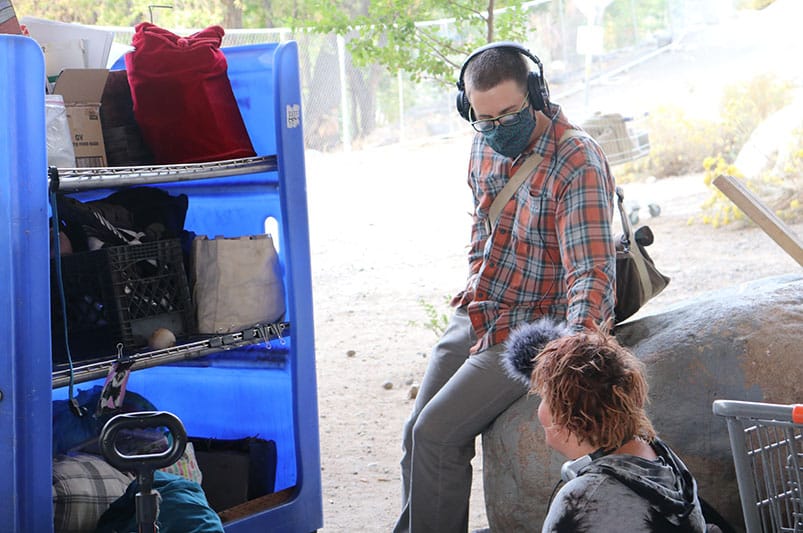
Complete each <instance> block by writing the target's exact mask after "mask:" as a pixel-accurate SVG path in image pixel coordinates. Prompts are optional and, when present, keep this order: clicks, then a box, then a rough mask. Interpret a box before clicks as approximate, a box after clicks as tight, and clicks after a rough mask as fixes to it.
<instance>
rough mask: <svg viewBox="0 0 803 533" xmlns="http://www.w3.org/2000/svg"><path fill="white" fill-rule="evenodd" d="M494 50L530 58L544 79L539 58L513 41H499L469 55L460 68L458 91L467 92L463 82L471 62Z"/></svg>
mask: <svg viewBox="0 0 803 533" xmlns="http://www.w3.org/2000/svg"><path fill="white" fill-rule="evenodd" d="M492 48H499V49H508V50H514V51H516V52H518V53H520V54H521V55H523V56H524V57H528V58H530V60H531V61H532V62H533V63H535V64H536V66H537V67H538V77H539V78H541V79H544V66H543V65H542V64H541V60H540V59H538V57H537V56H536V55H535V54H533V53H532V52H530V51H529V50H528V49H526V48H524V47H523V46H522V45H520V44H519V43H514V42H513V41H499V42H495V43H488V44H486V45H483V46H480V47H479V48H477V49H476V50H474V51H473V52H471V55H469V56H468V57H467V58H466V60H465V61H463V66H462V67H460V77H459V78H458V79H457V89H458V90H460V91H465V90H466V84H465V82H464V81H463V77H464V76H465V74H466V68H467V67H468V64H469V63H471V60H472V59H474V58H475V57H477V56H478V55H480V54H481V53H483V52H485V51H486V50H491V49H492Z"/></svg>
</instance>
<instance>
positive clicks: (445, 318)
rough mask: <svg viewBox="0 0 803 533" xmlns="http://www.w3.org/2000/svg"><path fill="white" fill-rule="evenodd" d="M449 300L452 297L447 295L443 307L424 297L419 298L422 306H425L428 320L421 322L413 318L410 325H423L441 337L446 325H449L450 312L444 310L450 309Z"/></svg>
mask: <svg viewBox="0 0 803 533" xmlns="http://www.w3.org/2000/svg"><path fill="white" fill-rule="evenodd" d="M449 300H450V298H449V297H447V298H446V299H445V300H444V305H443V306H442V307H437V306H435V305H434V304H432V303H430V302H427V301H426V300H424V299H423V298H419V299H418V303H419V304H420V305H421V307H423V309H424V313H425V314H426V317H427V321H426V322H423V323H421V322H416V321H414V320H413V321H410V325H411V326H421V327H423V328H425V329H428V330H430V331H431V332H432V333H434V334H435V336H436V337H438V338H440V337H441V336H443V334H444V333H445V332H446V326H448V325H449V318H450V313H449V312H448V311H444V310H443V309H446V310H448V309H450V306H449Z"/></svg>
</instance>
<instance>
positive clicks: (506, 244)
mask: <svg viewBox="0 0 803 533" xmlns="http://www.w3.org/2000/svg"><path fill="white" fill-rule="evenodd" d="M528 59H529V60H530V61H532V62H533V63H534V64H535V65H536V67H537V71H531V70H530V67H529V65H528ZM457 86H458V90H459V92H458V96H457V108H458V112H459V113H460V115H461V116H462V117H463V118H464V119H466V120H467V121H469V122H470V124H471V125H472V127H473V128H474V129H475V130H476V131H477V134H476V136H475V138H474V142H473V145H472V149H471V155H470V160H469V172H468V183H469V186H470V187H471V190H472V193H473V197H474V214H473V223H472V227H471V246H470V249H469V253H468V262H469V276H468V281H467V284H466V288H465V290H463V291H462V292H460V293H459V294H458V295H457V296H455V297H454V299H453V301H452V304H453V306H455V307H456V309H455V313H454V315H453V317H452V319H451V321H450V323H449V325H448V327H447V328H446V331H445V333H444V335H443V337H442V338H441V339H440V341H439V342H438V343H437V344H436V345H435V347H434V349H433V351H432V355H431V359H430V361H429V366H428V368H427V370H426V373H425V374H424V378H423V380H422V383H421V388H420V390H419V393H418V396H417V398H416V403H415V406H414V408H413V411H412V414H411V415H410V418H409V420H408V421H407V423H406V424H405V427H404V442H403V451H404V455H403V458H402V461H401V467H402V483H403V487H402V505H403V508H402V513H401V515H400V517H399V519H398V521H397V524H396V527H395V531H396V532H399V533H401V532H412V533H424V532H436V533H451V532H465V531H467V529H468V502H469V497H470V493H471V481H472V468H471V459H472V458H473V457H474V453H475V448H474V444H475V439H476V437H477V435H479V434H481V433H482V432H483V431H484V430H485V429H486V428H487V427H488V425H489V424H490V423H491V422H493V420H494V419H495V418H496V417H497V416H498V415H499V414H500V413H502V412H503V411H504V410H505V409H507V407H508V406H510V405H511V404H512V403H513V402H514V401H516V400H517V399H518V398H519V397H520V396H521V395H522V394H524V393H525V392H526V390H527V387H526V386H524V385H523V384H522V383H521V381H518V380H516V379H515V378H514V377H512V376H510V375H508V373H507V372H506V371H505V370H504V367H503V365H502V358H501V357H500V354H501V353H502V351H503V349H504V346H503V341H504V340H505V339H506V338H507V336H508V334H509V332H510V330H511V329H512V328H514V327H516V326H517V325H520V324H523V323H526V322H531V321H534V320H537V319H538V318H539V317H542V316H549V317H554V318H556V319H559V320H565V321H566V322H567V324H568V326H569V329H570V330H573V331H583V330H594V329H595V328H596V327H597V325H599V324H604V323H606V321H607V320H608V319H609V318H610V317H611V316H612V314H613V306H614V297H615V296H614V267H615V250H614V240H613V236H612V232H611V217H612V215H613V197H614V181H613V177H612V176H611V173H610V169H609V167H608V163H607V161H606V159H605V155H604V154H603V152H602V150H601V149H600V147H599V146H598V145H597V143H596V142H594V141H593V140H592V139H591V138H590V137H588V136H587V135H585V134H583V133H582V132H581V131H580V130H579V128H577V127H576V126H574V125H573V124H571V123H570V122H569V121H568V119H567V118H566V117H565V116H564V114H563V113H562V111H561V109H560V107H559V106H558V105H556V104H553V103H551V102H550V101H549V91H548V89H547V85H546V82H545V81H544V78H543V69H542V66H541V62H540V61H539V60H538V58H537V57H536V56H534V55H533V54H531V53H530V52H529V51H528V50H526V49H525V48H524V47H522V46H520V45H518V44H515V43H507V42H506V43H494V44H490V45H487V46H485V47H482V48H480V49H478V50H477V51H475V52H474V53H472V54H471V55H470V56H469V57H468V58H467V60H466V62H465V63H464V64H463V68H462V69H461V72H460V78H459V81H458V84H457ZM567 132H568V133H567ZM525 165H527V166H525ZM532 166H534V169H530V167H532ZM522 167H523V168H524V169H525V170H524V171H522V172H521V173H519V175H518V177H523V178H524V179H523V181H522V182H521V185H520V186H517V185H515V182H516V181H517V180H513V178H514V176H515V173H516V171H517V170H518V169H520V168H522ZM509 181H513V182H514V184H513V186H511V187H508V190H507V191H503V188H504V187H505V185H506V184H507V183H508V182H509ZM497 196H499V197H500V200H499V201H498V202H497V203H496V205H493V209H492V204H494V199H495V198H496V197H497ZM507 198H509V200H508V199H507ZM490 211H493V213H494V216H491V215H490V214H489V212H490ZM497 212H498V215H496V213H497Z"/></svg>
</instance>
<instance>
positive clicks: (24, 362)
mask: <svg viewBox="0 0 803 533" xmlns="http://www.w3.org/2000/svg"><path fill="white" fill-rule="evenodd" d="M224 52H225V54H226V57H227V61H228V64H229V78H230V80H231V83H232V88H233V90H234V93H235V96H236V98H237V102H238V104H239V106H240V111H241V113H242V116H243V120H244V121H245V124H246V127H247V128H248V131H249V134H250V136H251V140H252V143H253V145H254V148H255V150H256V152H257V154H258V156H259V157H258V158H255V159H254V160H253V161H246V162H245V163H244V164H243V165H239V166H237V165H235V166H231V165H228V166H227V165H209V166H208V167H202V168H201V169H200V171H198V170H197V169H195V170H193V171H191V172H188V171H187V170H186V169H178V170H177V169H174V168H170V167H160V168H156V169H155V170H154V172H153V173H151V174H149V175H150V176H156V177H155V178H154V177H147V176H146V177H145V178H141V177H140V176H138V175H137V176H133V175H132V174H126V173H125V172H122V173H121V174H120V173H118V175H115V176H108V175H107V176H103V175H100V174H99V175H98V176H90V177H88V178H87V177H81V178H80V179H73V180H71V179H70V175H69V174H67V175H66V176H65V177H64V178H63V179H62V182H61V187H62V189H61V190H62V191H69V192H70V194H71V195H73V196H74V197H76V198H78V199H80V200H90V199H94V198H100V197H103V196H106V195H107V194H109V193H110V192H112V191H113V190H116V189H118V188H120V187H123V186H127V185H130V184H131V183H132V180H133V182H136V183H141V184H148V185H150V186H156V187H159V188H161V189H163V190H166V191H168V192H170V193H171V194H186V195H187V196H188V197H189V206H190V207H189V210H188V212H187V218H186V223H185V227H186V228H187V229H190V230H192V231H194V232H196V233H197V234H207V235H210V236H215V235H226V236H238V235H248V234H257V233H263V232H264V231H265V227H266V221H268V220H269V225H272V227H274V228H275V229H274V231H275V233H274V240H275V241H277V244H278V247H279V257H280V260H281V262H282V265H283V269H284V274H285V280H284V281H285V287H286V291H287V302H286V303H287V313H286V315H285V317H284V320H286V321H287V322H288V323H289V329H288V332H287V333H285V334H284V335H283V336H282V338H281V339H280V340H274V341H272V342H270V343H264V342H263V343H256V344H251V345H248V346H242V347H238V348H235V349H229V350H225V351H221V352H220V354H214V355H211V356H210V355H205V356H204V357H203V358H200V359H198V360H197V363H193V361H192V360H191V361H189V362H187V361H184V362H182V363H176V362H167V363H165V364H163V365H155V366H151V367H148V368H145V367H143V368H142V369H141V370H137V371H135V372H134V373H132V375H131V379H130V381H129V385H128V387H129V389H130V390H134V391H136V392H138V393H140V394H142V395H143V396H145V397H146V398H148V399H149V400H150V401H152V402H153V403H154V404H155V405H156V406H157V407H158V408H159V409H163V410H167V411H171V412H174V413H175V414H177V415H178V416H179V417H180V418H181V419H182V421H183V422H184V424H185V426H186V427H187V430H188V433H189V434H190V435H196V436H202V437H209V438H221V439H231V438H242V437H249V436H255V435H256V436H259V437H261V438H265V439H271V440H274V441H275V442H276V445H277V453H278V463H277V478H276V491H277V492H282V493H283V494H284V495H286V497H285V498H283V499H282V501H280V503H277V504H273V505H272V506H270V507H268V508H261V509H258V510H255V511H254V512H252V513H250V514H245V515H241V516H239V517H238V518H236V519H233V520H230V521H228V522H226V523H225V527H226V531H228V532H237V533H245V532H257V531H259V532H263V531H272V532H273V531H275V532H283V531H286V532H311V531H314V530H316V529H318V528H320V527H321V526H322V524H323V514H322V513H323V511H322V497H321V480H320V450H319V439H318V411H317V388H316V375H315V347H314V342H313V338H314V333H313V315H312V286H311V274H310V250H309V230H308V223H307V203H306V183H305V168H304V148H303V133H302V124H301V109H300V105H301V98H300V90H299V87H300V84H299V79H298V51H297V47H296V44H295V43H294V42H288V43H283V44H260V45H249V46H242V47H233V48H226V49H224ZM0 69H2V70H0V71H2V72H4V73H5V76H3V77H2V78H0V94H2V95H3V97H2V98H0V131H2V132H3V133H2V134H0V135H2V136H3V142H0V311H1V313H2V314H1V315H0V327H1V328H2V330H0V395H2V396H1V397H0V449H2V453H0V469H1V470H2V472H4V473H5V474H4V475H3V476H0V531H10V532H12V531H13V532H28V531H36V532H40V531H49V530H51V529H52V523H53V517H52V511H51V509H52V503H51V476H52V449H51V448H52V445H51V442H52V433H53V429H52V422H51V419H52V414H51V413H52V402H53V400H58V399H62V398H64V397H65V396H66V390H65V387H64V383H63V379H62V380H61V381H59V380H58V379H56V378H55V376H56V374H54V373H53V367H52V363H51V355H50V354H51V348H50V344H51V339H50V323H49V322H50V321H49V316H50V315H49V313H50V279H49V276H50V270H49V244H48V243H49V238H50V235H49V229H48V217H49V212H48V179H47V165H46V153H45V150H46V149H45V118H44V92H43V86H44V61H43V58H42V54H41V51H40V50H39V47H38V46H37V45H36V43H35V42H33V41H32V40H30V39H28V38H24V37H18V36H5V35H2V36H0ZM193 172H196V173H195V174H193ZM132 176H133V177H132ZM142 180H144V183H143V182H142ZM149 180H150V181H149ZM271 350H273V353H274V354H276V356H275V357H261V356H260V352H262V353H263V355H264V354H266V353H268V352H269V351H271ZM79 381H81V383H78V384H76V388H77V389H80V388H82V387H86V388H89V387H91V386H93V385H95V384H98V383H101V382H102V377H101V376H100V375H93V376H90V377H89V378H86V379H85V380H79ZM187 391H192V392H191V393H188V392H187ZM257 507H259V506H257Z"/></svg>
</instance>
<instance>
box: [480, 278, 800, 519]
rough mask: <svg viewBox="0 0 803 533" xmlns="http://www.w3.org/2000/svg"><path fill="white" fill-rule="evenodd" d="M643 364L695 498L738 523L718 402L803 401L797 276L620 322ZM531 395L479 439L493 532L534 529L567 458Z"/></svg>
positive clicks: (655, 417) (658, 418) (623, 337)
mask: <svg viewBox="0 0 803 533" xmlns="http://www.w3.org/2000/svg"><path fill="white" fill-rule="evenodd" d="M616 336H617V338H618V339H619V341H620V342H621V343H622V344H623V345H625V346H628V347H629V348H630V349H631V350H632V351H633V352H634V353H635V354H636V355H637V356H638V357H639V358H640V359H641V360H642V361H644V362H645V363H646V365H647V371H648V379H649V382H650V402H651V403H650V406H649V414H650V417H651V419H652V421H653V424H654V425H655V428H656V430H657V431H658V433H659V435H660V436H661V438H663V439H664V440H665V441H666V442H668V443H669V445H670V446H672V447H673V448H674V450H675V451H676V452H677V453H678V454H679V455H680V456H681V457H682V458H683V460H684V461H685V462H686V465H687V466H688V467H689V469H690V470H691V471H692V473H693V474H694V475H695V477H696V478H697V483H698V486H699V492H700V494H701V496H702V497H703V498H704V499H705V500H707V501H708V502H709V503H710V504H712V505H713V506H714V507H715V508H716V509H717V510H718V511H719V512H720V513H721V514H722V515H723V516H724V517H725V518H726V519H727V520H728V521H729V522H730V523H731V524H734V525H735V526H736V527H737V529H739V528H741V527H742V523H743V520H742V514H741V507H740V505H739V492H738V487H737V485H736V475H735V471H734V467H733V461H732V456H731V450H730V442H729V439H728V431H727V427H726V424H725V420H724V419H722V418H720V417H718V416H716V415H714V414H713V413H712V410H711V404H712V402H713V401H714V400H715V399H729V400H748V401H762V402H769V403H785V404H788V403H795V402H801V401H803V396H801V394H802V393H801V383H803V364H801V356H803V276H800V275H792V274H790V275H785V276H777V277H771V278H765V279H761V280H758V281H755V282H751V283H746V284H743V285H738V286H735V287H732V288H728V289H724V290H720V291H716V292H711V293H708V294H705V295H703V296H700V297H698V298H695V299H693V300H689V301H686V302H683V303H682V304H680V305H678V306H675V307H673V308H671V309H669V310H667V311H665V312H663V313H660V314H657V315H652V316H647V317H645V318H642V319H639V320H635V321H632V322H630V323H626V324H623V325H621V326H619V327H617V330H616ZM538 401H539V400H538V398H537V397H536V396H525V397H523V398H521V399H520V400H518V401H517V402H516V403H514V404H513V405H512V406H511V407H510V408H508V409H507V411H505V412H504V413H502V415H500V416H499V417H498V418H497V420H496V421H495V422H494V423H493V425H492V426H491V427H489V428H488V430H487V431H485V433H483V437H482V445H483V472H484V484H485V504H486V510H487V516H488V521H489V524H490V528H491V530H492V531H493V532H494V533H506V532H519V531H521V532H524V531H540V530H541V523H542V522H543V519H544V516H545V515H546V510H547V505H548V502H549V498H550V494H551V493H552V491H553V489H554V487H555V485H556V483H557V481H558V480H559V479H560V465H561V464H562V462H563V460H564V459H563V458H562V457H560V456H559V455H557V454H556V453H555V452H552V451H551V450H549V449H548V448H547V446H546V445H545V443H544V434H543V430H542V428H541V426H540V424H539V423H538V418H537V416H536V411H537V407H538Z"/></svg>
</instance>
